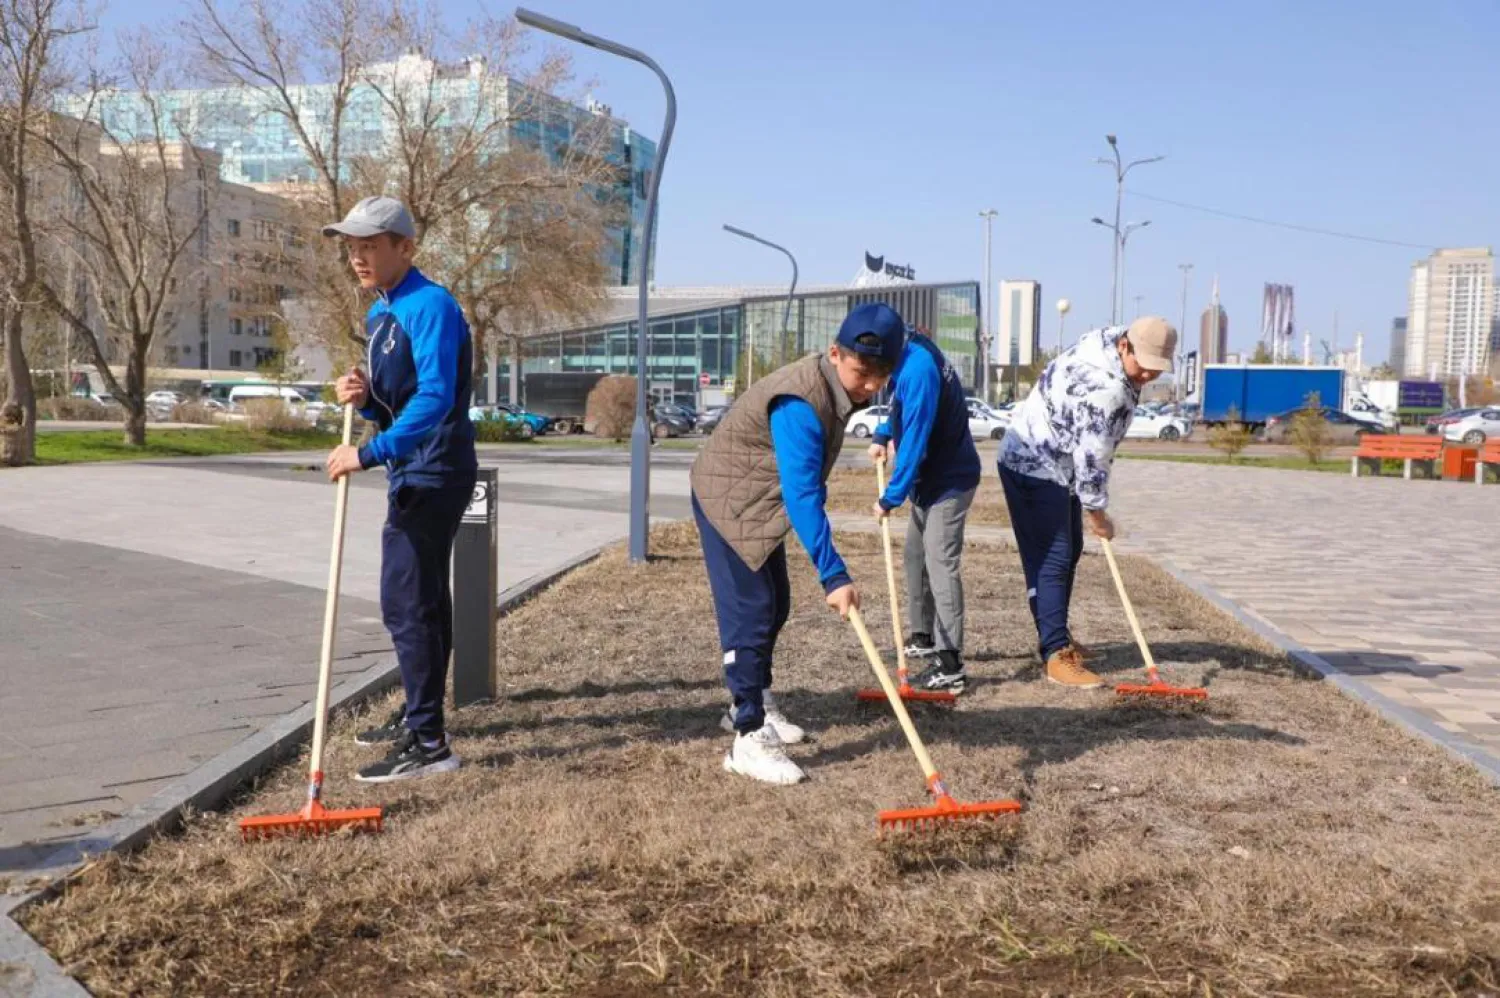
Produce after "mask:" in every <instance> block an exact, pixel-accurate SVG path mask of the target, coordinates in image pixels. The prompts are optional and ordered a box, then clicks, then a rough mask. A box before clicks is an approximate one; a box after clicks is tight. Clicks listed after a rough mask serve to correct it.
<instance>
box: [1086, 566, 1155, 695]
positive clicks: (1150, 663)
mask: <svg viewBox="0 0 1500 998" xmlns="http://www.w3.org/2000/svg"><path fill="white" fill-rule="evenodd" d="M1099 546H1100V547H1102V548H1104V558H1105V560H1106V561H1108V562H1109V574H1110V575H1113V576H1114V577H1115V589H1117V590H1119V593H1120V602H1121V603H1123V604H1124V605H1125V617H1126V619H1127V620H1129V621H1130V630H1131V631H1132V632H1133V633H1134V634H1135V643H1136V645H1138V646H1139V647H1140V649H1141V658H1142V659H1144V660H1145V662H1146V672H1148V673H1149V674H1150V675H1151V676H1152V677H1153V678H1155V676H1156V660H1155V659H1154V658H1152V657H1151V649H1150V647H1149V646H1148V645H1147V644H1146V635H1144V634H1142V633H1141V622H1140V621H1139V620H1137V619H1136V617H1135V607H1133V606H1131V605H1130V597H1129V596H1128V595H1127V594H1126V592H1125V580H1124V579H1123V578H1121V577H1120V563H1119V562H1117V561H1115V549H1114V546H1113V545H1111V544H1110V542H1109V540H1108V538H1105V537H1101V538H1099Z"/></svg>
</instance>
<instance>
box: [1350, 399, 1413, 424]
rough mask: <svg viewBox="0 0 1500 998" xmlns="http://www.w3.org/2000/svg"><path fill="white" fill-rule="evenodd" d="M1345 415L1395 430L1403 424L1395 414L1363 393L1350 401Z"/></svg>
mask: <svg viewBox="0 0 1500 998" xmlns="http://www.w3.org/2000/svg"><path fill="white" fill-rule="evenodd" d="M1344 415H1346V416H1348V417H1349V418H1351V419H1357V420H1359V421H1360V422H1361V423H1368V424H1369V425H1371V426H1378V427H1380V428H1381V429H1385V430H1394V429H1396V428H1397V427H1398V426H1400V425H1401V423H1400V421H1399V420H1397V419H1396V417H1395V416H1394V415H1393V414H1391V413H1389V412H1386V411H1385V410H1383V409H1381V408H1380V407H1379V406H1378V405H1376V404H1375V403H1374V402H1371V401H1370V400H1369V399H1367V398H1365V397H1364V396H1363V395H1357V396H1355V397H1354V398H1353V399H1351V400H1350V401H1349V408H1347V409H1345V410H1344Z"/></svg>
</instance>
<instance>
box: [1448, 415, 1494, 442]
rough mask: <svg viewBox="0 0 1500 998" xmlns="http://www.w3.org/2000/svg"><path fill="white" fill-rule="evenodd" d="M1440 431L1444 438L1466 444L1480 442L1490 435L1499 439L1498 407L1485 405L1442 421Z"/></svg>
mask: <svg viewBox="0 0 1500 998" xmlns="http://www.w3.org/2000/svg"><path fill="white" fill-rule="evenodd" d="M1442 431H1443V439H1444V440H1456V441H1461V442H1463V443H1466V444H1482V443H1484V442H1485V441H1486V440H1489V439H1491V438H1492V437H1493V438H1495V439H1497V440H1500V407H1496V406H1487V407H1485V408H1483V409H1477V410H1475V411H1474V412H1471V413H1469V414H1468V415H1467V416H1460V417H1459V418H1458V419H1455V420H1453V421H1452V422H1447V423H1443V424H1442Z"/></svg>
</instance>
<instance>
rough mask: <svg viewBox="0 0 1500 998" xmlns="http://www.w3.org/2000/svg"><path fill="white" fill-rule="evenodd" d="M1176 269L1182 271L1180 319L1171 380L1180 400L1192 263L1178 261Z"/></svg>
mask: <svg viewBox="0 0 1500 998" xmlns="http://www.w3.org/2000/svg"><path fill="white" fill-rule="evenodd" d="M1177 269H1178V270H1180V271H1182V319H1181V321H1180V322H1179V323H1178V326H1177V373H1176V374H1175V375H1174V376H1173V378H1172V380H1173V381H1175V382H1176V384H1177V391H1176V393H1175V394H1176V396H1177V401H1179V402H1181V401H1182V398H1183V395H1182V375H1183V371H1182V351H1183V346H1184V344H1186V342H1187V295H1188V275H1189V274H1191V273H1192V272H1193V265H1192V264H1190V263H1179V264H1178V265H1177Z"/></svg>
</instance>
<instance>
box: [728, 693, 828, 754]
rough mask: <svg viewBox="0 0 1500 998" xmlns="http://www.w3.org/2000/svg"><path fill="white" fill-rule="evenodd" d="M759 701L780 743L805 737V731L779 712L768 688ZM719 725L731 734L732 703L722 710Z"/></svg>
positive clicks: (800, 739)
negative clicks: (725, 709) (722, 714)
mask: <svg viewBox="0 0 1500 998" xmlns="http://www.w3.org/2000/svg"><path fill="white" fill-rule="evenodd" d="M760 702H761V706H762V707H763V708H764V709H765V715H766V724H767V725H768V726H769V727H771V728H773V729H774V730H775V731H776V737H777V738H780V739H781V744H783V745H797V744H800V743H801V742H802V740H803V739H804V738H806V737H807V732H806V731H803V730H802V729H801V728H800V727H798V726H797V725H795V724H793V723H792V722H791V721H789V720H787V716H786V715H785V714H783V713H782V712H781V708H780V707H778V706H776V699H775V697H773V696H772V695H771V691H770V690H766V691H765V692H764V693H762V694H761V699H760ZM719 727H721V728H723V729H724V730H725V731H728V732H730V733H731V734H732V733H733V732H734V706H733V705H731V706H730V708H729V709H728V710H727V711H725V712H724V716H723V717H721V718H719Z"/></svg>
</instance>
